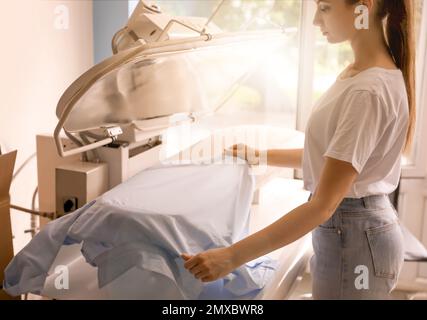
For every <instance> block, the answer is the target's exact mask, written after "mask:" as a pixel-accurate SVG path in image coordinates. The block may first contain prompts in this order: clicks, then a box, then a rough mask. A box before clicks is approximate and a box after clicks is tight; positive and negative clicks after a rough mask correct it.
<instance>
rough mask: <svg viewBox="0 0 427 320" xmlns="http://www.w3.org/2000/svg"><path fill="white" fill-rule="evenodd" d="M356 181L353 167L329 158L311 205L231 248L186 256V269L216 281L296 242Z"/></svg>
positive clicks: (339, 201)
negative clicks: (245, 264) (243, 265)
mask: <svg viewBox="0 0 427 320" xmlns="http://www.w3.org/2000/svg"><path fill="white" fill-rule="evenodd" d="M356 177H357V171H356V170H355V169H354V168H353V167H352V165H351V164H350V163H348V162H344V161H340V160H336V159H333V158H328V157H327V158H326V163H325V166H324V168H323V170H322V175H321V178H320V182H319V185H318V187H317V189H316V192H315V193H314V194H313V197H312V198H311V200H310V201H309V202H307V203H304V204H303V205H301V206H299V207H297V208H295V209H294V210H292V211H291V212H289V213H288V214H286V215H285V216H284V217H282V218H280V219H279V220H277V221H276V222H274V223H273V224H271V225H269V226H268V227H266V228H264V229H262V230H260V231H258V232H256V233H255V234H253V235H251V236H249V237H247V238H245V239H243V240H241V241H239V242H237V243H235V244H233V245H231V246H230V247H226V248H219V249H213V250H208V251H205V252H203V253H199V254H197V255H195V256H191V255H188V254H183V255H182V257H183V259H184V260H186V262H185V264H184V266H185V267H186V268H187V269H188V270H189V271H190V272H191V273H192V274H194V275H195V277H196V278H198V279H201V280H202V281H204V282H205V281H214V280H216V279H218V278H221V277H224V276H225V275H227V274H228V273H230V272H231V271H233V270H234V269H236V268H237V267H239V266H240V265H242V264H244V263H246V262H248V261H251V260H253V259H255V258H258V257H260V256H263V255H265V254H267V253H269V252H271V251H274V250H276V249H278V248H281V247H283V246H285V245H287V244H289V243H292V242H294V241H295V240H297V239H299V238H301V237H302V236H303V235H305V234H306V233H308V232H310V231H311V230H313V229H314V228H315V227H317V226H318V225H319V224H321V223H323V222H324V221H326V220H328V219H329V218H330V217H331V216H332V214H333V213H334V212H335V210H336V208H337V207H338V205H339V204H340V203H341V201H342V200H343V198H344V197H345V195H346V194H347V192H348V190H349V189H350V187H351V185H352V184H353V182H354V180H355V179H356Z"/></svg>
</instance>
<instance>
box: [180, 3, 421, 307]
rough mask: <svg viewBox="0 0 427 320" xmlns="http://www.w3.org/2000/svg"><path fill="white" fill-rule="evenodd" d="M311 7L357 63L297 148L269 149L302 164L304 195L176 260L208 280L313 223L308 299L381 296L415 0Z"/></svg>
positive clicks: (405, 113)
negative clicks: (223, 242)
mask: <svg viewBox="0 0 427 320" xmlns="http://www.w3.org/2000/svg"><path fill="white" fill-rule="evenodd" d="M316 4H317V12H316V16H315V18H314V24H315V25H316V26H318V27H319V28H320V29H321V31H322V32H323V34H324V35H325V36H326V37H327V39H328V41H329V42H330V43H339V42H343V41H350V43H351V46H352V49H353V52H354V63H353V64H351V65H350V66H348V67H347V68H346V69H345V70H344V71H343V72H342V73H341V74H340V76H339V77H338V79H337V81H336V82H335V84H334V85H333V86H332V87H331V88H330V89H329V90H328V91H327V92H326V93H325V95H324V96H323V97H322V98H321V99H320V101H319V102H318V104H317V105H316V106H315V108H314V110H313V112H312V114H311V117H310V119H309V121H308V124H307V129H306V138H305V145H304V149H303V150H304V152H303V150H268V151H267V159H268V160H267V163H268V165H275V166H284V167H291V168H301V167H302V169H303V175H304V187H305V189H306V190H309V191H311V195H310V198H309V201H308V202H307V203H304V204H303V205H301V206H299V207H297V208H296V209H294V210H292V211H291V212H289V213H288V214H286V215H285V216H284V217H282V218H281V219H279V220H278V221H276V222H275V223H273V224H271V225H270V226H268V227H266V228H265V229H263V230H261V231H259V232H257V233H255V234H253V235H251V236H249V237H247V238H245V239H243V240H241V241H239V242H237V243H235V244H233V245H231V246H230V247H226V248H218V249H213V250H208V251H205V252H202V253H199V254H197V255H195V256H191V255H189V254H186V253H184V254H182V258H183V259H184V260H185V263H184V266H185V267H186V268H187V269H188V270H189V271H190V272H191V273H192V274H193V275H194V276H195V277H196V278H198V279H200V280H201V281H204V282H206V281H213V280H216V279H218V278H220V277H223V276H225V275H227V274H228V273H230V272H231V271H232V270H234V269H235V268H237V267H238V266H240V265H242V264H244V263H246V262H248V261H251V260H253V259H255V258H257V257H259V256H262V255H265V254H267V253H269V252H271V251H273V250H276V249H278V248H280V247H283V246H285V245H287V244H289V243H291V242H293V241H295V240H297V239H298V238H300V237H302V236H303V235H305V234H306V233H308V232H310V231H312V230H313V229H314V230H313V248H314V256H313V258H312V260H311V262H310V266H311V273H312V277H313V297H314V298H315V299H384V298H388V296H389V293H390V292H391V290H392V289H393V288H394V286H395V285H396V282H397V278H398V275H399V272H400V270H401V267H402V264H403V254H404V252H403V247H402V246H403V243H402V234H401V231H400V227H399V223H398V220H397V217H396V214H395V210H394V208H393V206H392V205H391V203H390V201H389V199H388V196H387V195H388V194H390V193H392V192H393V191H394V190H395V189H396V188H397V185H398V182H399V177H400V172H401V166H400V158H401V154H402V152H403V151H404V152H405V153H406V152H408V151H409V150H410V146H411V143H412V139H413V138H412V137H413V128H414V124H415V106H414V62H413V61H414V60H415V59H414V41H413V25H412V24H413V11H412V10H413V9H412V3H411V0H361V1H357V0H324V1H320V0H316ZM360 5H364V6H365V7H363V8H365V9H366V8H367V9H368V14H369V25H368V29H361V28H358V27H357V24H356V23H355V21H356V20H357V19H358V13H357V12H359V10H358V9H359V8H358V6H360ZM384 21H386V23H385V24H384V23H383V22H384ZM236 151H237V147H236V146H234V154H235V155H237V152H236ZM255 152H256V153H259V151H258V150H255ZM245 158H246V157H245Z"/></svg>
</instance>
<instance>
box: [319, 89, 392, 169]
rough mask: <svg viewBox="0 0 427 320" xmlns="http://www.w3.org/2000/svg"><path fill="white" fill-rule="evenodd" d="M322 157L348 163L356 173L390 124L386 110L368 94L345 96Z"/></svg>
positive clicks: (378, 99) (379, 100)
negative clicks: (334, 127)
mask: <svg viewBox="0 0 427 320" xmlns="http://www.w3.org/2000/svg"><path fill="white" fill-rule="evenodd" d="M340 108H341V110H340V112H339V116H338V121H337V126H336V129H335V132H334V134H333V136H332V138H331V140H330V142H329V144H328V147H327V149H326V152H325V153H324V154H323V156H324V157H330V158H334V159H337V160H341V161H345V162H349V163H351V164H352V165H353V167H354V168H355V169H356V171H357V172H358V173H359V174H360V173H361V172H362V170H363V168H364V167H365V165H366V163H367V161H368V160H369V158H370V156H371V155H372V153H373V151H374V150H375V148H376V147H377V145H378V143H379V141H380V140H381V138H382V136H383V135H384V132H385V131H386V129H387V127H388V125H389V123H390V113H391V112H390V110H387V108H386V106H385V104H384V103H383V102H382V100H381V99H380V98H379V97H378V96H377V95H375V94H373V93H371V92H369V91H355V92H352V93H349V94H348V96H347V97H346V99H345V100H344V103H343V105H342V106H340Z"/></svg>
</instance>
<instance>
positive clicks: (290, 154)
mask: <svg viewBox="0 0 427 320" xmlns="http://www.w3.org/2000/svg"><path fill="white" fill-rule="evenodd" d="M303 152H304V149H283V150H267V164H268V165H269V166H274V167H286V168H293V169H301V168H302V158H303Z"/></svg>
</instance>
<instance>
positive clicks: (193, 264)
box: [181, 247, 237, 282]
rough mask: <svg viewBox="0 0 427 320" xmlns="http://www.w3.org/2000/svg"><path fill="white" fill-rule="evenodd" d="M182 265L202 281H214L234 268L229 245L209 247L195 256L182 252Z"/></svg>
mask: <svg viewBox="0 0 427 320" xmlns="http://www.w3.org/2000/svg"><path fill="white" fill-rule="evenodd" d="M181 257H182V258H183V259H184V260H185V261H186V262H185V263H184V267H185V268H186V269H187V270H188V271H190V272H191V273H192V274H193V275H194V276H195V277H196V278H197V279H200V280H201V281H202V282H209V281H215V280H217V279H219V278H222V277H224V276H226V275H227V274H229V273H230V272H231V271H233V270H234V269H236V267H237V266H236V265H235V263H234V261H233V254H232V252H231V249H230V248H229V247H227V248H218V249H211V250H207V251H205V252H202V253H199V254H197V255H195V256H192V255H189V254H186V253H183V254H182V255H181Z"/></svg>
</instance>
